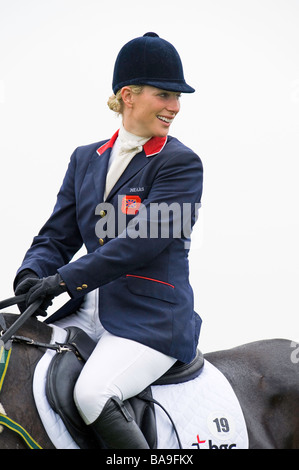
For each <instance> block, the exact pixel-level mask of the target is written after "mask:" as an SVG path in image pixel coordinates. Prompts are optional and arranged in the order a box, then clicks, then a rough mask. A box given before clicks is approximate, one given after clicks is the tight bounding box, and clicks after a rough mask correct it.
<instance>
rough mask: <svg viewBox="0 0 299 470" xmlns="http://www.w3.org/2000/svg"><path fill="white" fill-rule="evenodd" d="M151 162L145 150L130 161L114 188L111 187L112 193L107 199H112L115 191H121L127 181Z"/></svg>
mask: <svg viewBox="0 0 299 470" xmlns="http://www.w3.org/2000/svg"><path fill="white" fill-rule="evenodd" d="M148 162H149V160H148V158H147V157H146V155H145V152H144V150H143V151H142V152H140V153H138V154H137V155H135V157H134V158H132V160H131V161H130V163H129V165H128V166H127V168H126V169H125V171H124V172H123V174H122V175H121V176H120V177H119V179H118V180H117V182H116V183H115V185H114V186H113V188H112V189H111V191H110V193H109V194H108V196H107V201H108V200H109V199H111V198H112V197H113V196H114V194H115V193H117V192H118V191H119V189H120V188H121V187H122V186H124V185H125V184H126V182H127V181H128V180H129V179H130V178H132V177H133V176H134V175H135V174H136V173H138V171H139V170H141V169H142V168H143V167H144V166H145V165H147V163H148Z"/></svg>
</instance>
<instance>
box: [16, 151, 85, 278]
mask: <svg viewBox="0 0 299 470" xmlns="http://www.w3.org/2000/svg"><path fill="white" fill-rule="evenodd" d="M75 172H76V151H75V152H74V153H73V155H72V156H71V159H70V162H69V165H68V169H67V172H66V174H65V177H64V180H63V184H62V186H61V189H60V191H59V193H58V195H57V201H56V204H55V207H54V210H53V213H52V215H51V216H50V218H49V219H48V221H47V222H46V223H45V225H44V226H43V227H42V229H41V230H40V232H39V234H38V235H37V236H36V237H34V239H33V242H32V245H31V247H30V248H29V250H28V251H27V253H26V255H25V258H24V260H23V263H22V265H21V267H20V268H19V270H18V271H17V274H18V273H19V272H21V271H23V270H24V269H31V270H33V271H34V272H36V273H37V275H38V276H39V277H46V276H50V275H52V274H55V273H56V272H57V268H59V267H61V266H63V265H65V264H67V263H69V261H70V260H71V259H72V257H73V256H74V254H75V253H76V252H77V251H78V250H79V249H80V247H81V246H82V243H83V241H82V237H81V235H80V231H79V228H78V225H77V218H76V201H75Z"/></svg>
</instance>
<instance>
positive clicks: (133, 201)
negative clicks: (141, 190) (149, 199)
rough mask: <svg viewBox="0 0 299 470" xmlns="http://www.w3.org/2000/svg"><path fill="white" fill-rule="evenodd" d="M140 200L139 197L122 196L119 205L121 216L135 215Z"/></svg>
mask: <svg viewBox="0 0 299 470" xmlns="http://www.w3.org/2000/svg"><path fill="white" fill-rule="evenodd" d="M140 204H141V199H140V197H139V196H124V197H123V199H122V204H121V211H122V213H123V214H129V215H135V214H136V213H137V212H138V210H139V207H140Z"/></svg>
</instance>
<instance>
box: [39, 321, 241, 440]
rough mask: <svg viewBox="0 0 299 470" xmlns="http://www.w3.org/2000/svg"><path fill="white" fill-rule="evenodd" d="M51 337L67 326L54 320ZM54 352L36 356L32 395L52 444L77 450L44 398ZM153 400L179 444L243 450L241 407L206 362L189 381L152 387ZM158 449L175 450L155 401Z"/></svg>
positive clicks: (59, 339) (61, 336)
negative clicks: (200, 370) (58, 325)
mask: <svg viewBox="0 0 299 470" xmlns="http://www.w3.org/2000/svg"><path fill="white" fill-rule="evenodd" d="M52 328H53V335H52V339H51V342H52V343H54V342H56V341H57V342H63V341H64V340H65V337H66V331H65V330H63V329H61V328H59V327H57V326H55V325H53V326H52ZM54 354H55V351H52V350H50V349H48V350H47V351H46V353H45V354H44V356H43V357H42V358H41V360H40V361H39V363H38V365H37V367H36V369H35V374H34V379H33V394H34V398H35V402H36V407H37V409H38V412H39V415H40V418H41V420H42V423H43V425H44V427H45V430H46V432H47V433H48V436H49V438H50V440H51V441H52V443H53V445H54V446H55V447H56V448H57V449H78V448H79V447H78V445H77V444H76V443H75V442H74V440H73V438H72V437H71V435H70V434H69V432H68V431H67V429H66V427H65V425H64V423H63V422H62V420H61V418H60V417H59V415H58V414H57V413H55V412H54V411H53V410H52V408H51V407H50V405H49V403H48V401H47V398H46V376H47V370H48V367H49V364H50V362H51V359H52V357H53V355H54ZM152 394H153V397H154V398H155V400H157V401H158V402H159V403H161V405H162V406H163V407H164V408H165V409H166V410H167V411H168V413H169V414H170V416H171V417H172V419H173V421H174V423H175V425H176V428H177V431H178V433H179V437H180V440H181V443H182V447H183V448H184V449H210V448H212V449H216V448H221V449H226V448H232V449H234V448H235V449H247V448H248V435H247V430H246V425H245V420H244V417H243V413H242V410H241V408H240V405H239V402H238V400H237V398H236V395H235V393H234V391H233V389H232V388H231V386H230V384H229V382H228V381H227V379H226V378H225V377H224V376H223V374H222V373H221V372H219V370H218V369H216V368H215V367H214V366H213V365H212V364H210V363H209V362H207V361H205V364H204V368H203V370H202V372H201V374H200V375H199V376H198V377H197V378H196V379H194V380H191V381H189V382H186V383H183V384H177V385H160V386H153V387H152ZM155 411H156V418H157V434H158V449H178V442H177V438H176V436H175V433H174V430H173V427H172V424H171V422H170V420H169V419H168V417H167V416H166V414H165V412H164V411H162V410H161V408H160V407H159V406H157V405H155Z"/></svg>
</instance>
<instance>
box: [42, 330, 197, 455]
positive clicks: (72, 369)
mask: <svg viewBox="0 0 299 470" xmlns="http://www.w3.org/2000/svg"><path fill="white" fill-rule="evenodd" d="M66 331H67V339H66V342H65V344H64V347H62V348H61V349H60V352H59V353H57V354H55V356H54V357H53V359H52V360H51V363H50V366H49V369H48V372H47V381H46V395H47V399H48V402H49V404H50V406H51V407H52V409H53V410H54V411H55V412H56V413H57V414H58V415H59V416H60V418H61V419H62V421H63V422H64V424H65V426H66V428H67V430H68V432H69V433H70V435H71V436H72V438H73V439H74V441H75V442H76V443H77V445H78V446H79V447H80V448H81V449H94V448H97V447H98V445H97V444H96V443H95V441H94V439H93V435H92V432H91V430H90V428H89V427H88V426H87V425H86V424H85V423H84V421H83V420H82V418H81V416H80V415H79V412H78V410H77V407H76V405H75V402H74V399H73V390H74V386H75V384H76V381H77V379H78V377H79V374H80V372H81V370H82V368H83V366H84V363H85V362H86V361H87V359H88V358H89V356H90V354H91V353H92V351H93V349H94V348H95V346H96V343H95V342H94V341H93V340H92V339H91V338H90V337H89V336H88V335H87V334H86V333H85V332H84V331H83V330H81V329H80V328H77V327H68V328H66ZM203 363H204V358H203V355H202V354H201V352H200V351H197V354H196V357H195V358H194V359H193V361H192V362H190V363H189V364H184V363H181V362H180V361H177V362H176V363H175V364H174V365H173V366H172V367H171V368H170V369H169V370H168V371H167V372H166V373H165V374H164V375H163V376H162V377H160V378H159V379H158V380H157V381H156V382H154V383H153V384H152V385H168V384H177V383H183V382H187V381H188V380H192V379H194V378H195V377H197V376H198V375H199V374H200V372H201V369H202V366H203ZM124 403H125V405H126V407H127V409H128V411H129V412H130V413H131V415H132V417H133V418H134V420H135V421H136V423H137V425H138V426H139V428H140V429H141V431H142V432H143V434H144V436H145V438H146V440H147V442H148V444H149V447H150V448H151V449H155V448H157V430H156V419H155V409H154V405H155V404H156V405H159V403H158V402H156V401H155V400H154V399H153V397H152V393H151V386H149V387H147V388H146V389H145V390H144V391H143V392H141V393H140V394H138V395H137V396H135V397H132V398H130V399H129V400H126V401H125V402H124ZM160 406H161V405H160ZM164 411H165V412H166V414H167V415H168V413H167V411H166V410H164ZM168 417H169V419H170V420H171V421H172V419H171V417H170V416H169V415H168ZM175 431H176V430H175Z"/></svg>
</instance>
